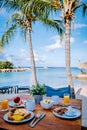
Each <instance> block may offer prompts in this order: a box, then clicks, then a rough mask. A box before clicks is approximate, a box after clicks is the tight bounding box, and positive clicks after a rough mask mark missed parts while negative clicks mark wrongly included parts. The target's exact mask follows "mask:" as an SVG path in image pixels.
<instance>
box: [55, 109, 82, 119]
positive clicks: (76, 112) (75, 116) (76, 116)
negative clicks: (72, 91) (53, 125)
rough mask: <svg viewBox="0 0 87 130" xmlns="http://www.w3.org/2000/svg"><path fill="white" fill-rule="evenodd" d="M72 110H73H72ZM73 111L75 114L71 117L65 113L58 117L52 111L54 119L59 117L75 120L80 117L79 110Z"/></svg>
mask: <svg viewBox="0 0 87 130" xmlns="http://www.w3.org/2000/svg"><path fill="white" fill-rule="evenodd" d="M73 109H74V108H73ZM74 110H75V113H74V114H73V115H72V116H71V115H68V114H67V112H66V113H64V114H62V115H60V114H58V113H56V112H54V111H53V114H54V115H55V116H56V117H59V118H63V119H75V118H78V117H80V116H81V112H80V110H78V109H74Z"/></svg>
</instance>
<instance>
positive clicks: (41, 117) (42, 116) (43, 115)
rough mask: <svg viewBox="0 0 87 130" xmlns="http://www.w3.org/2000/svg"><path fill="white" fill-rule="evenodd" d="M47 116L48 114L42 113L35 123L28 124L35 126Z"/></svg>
mask: <svg viewBox="0 0 87 130" xmlns="http://www.w3.org/2000/svg"><path fill="white" fill-rule="evenodd" d="M45 116H46V114H42V115H41V116H40V117H39V118H38V119H37V120H36V121H35V122H34V123H33V124H31V123H30V124H29V125H28V126H30V127H34V126H35V125H36V124H37V123H38V122H39V121H40V120H41V119H43V118H44V117H45Z"/></svg>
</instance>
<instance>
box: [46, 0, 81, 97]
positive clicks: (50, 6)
mask: <svg viewBox="0 0 87 130" xmlns="http://www.w3.org/2000/svg"><path fill="white" fill-rule="evenodd" d="M44 2H45V4H44V5H45V7H46V9H47V10H49V11H50V12H52V11H54V12H55V13H56V12H57V11H60V12H61V14H62V15H61V16H62V20H63V23H64V26H65V59H66V74H67V82H68V85H70V87H71V97H72V98H75V92H74V84H73V80H72V74H71V68H70V66H71V56H70V33H71V21H72V20H73V19H74V14H75V12H76V10H77V9H78V8H79V7H81V6H82V5H83V3H82V2H81V0H45V1H44Z"/></svg>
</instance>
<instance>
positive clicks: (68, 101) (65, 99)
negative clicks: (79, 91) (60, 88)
mask: <svg viewBox="0 0 87 130" xmlns="http://www.w3.org/2000/svg"><path fill="white" fill-rule="evenodd" d="M69 103H70V97H69V94H68V93H65V94H64V104H69Z"/></svg>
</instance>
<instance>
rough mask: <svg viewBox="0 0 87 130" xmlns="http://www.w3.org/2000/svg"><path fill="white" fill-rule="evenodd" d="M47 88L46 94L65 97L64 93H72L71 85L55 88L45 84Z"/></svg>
mask: <svg viewBox="0 0 87 130" xmlns="http://www.w3.org/2000/svg"><path fill="white" fill-rule="evenodd" d="M45 88H46V96H53V95H57V96H59V97H61V98H63V96H64V93H69V94H70V86H68V87H62V88H53V87H50V86H46V85H45Z"/></svg>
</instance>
